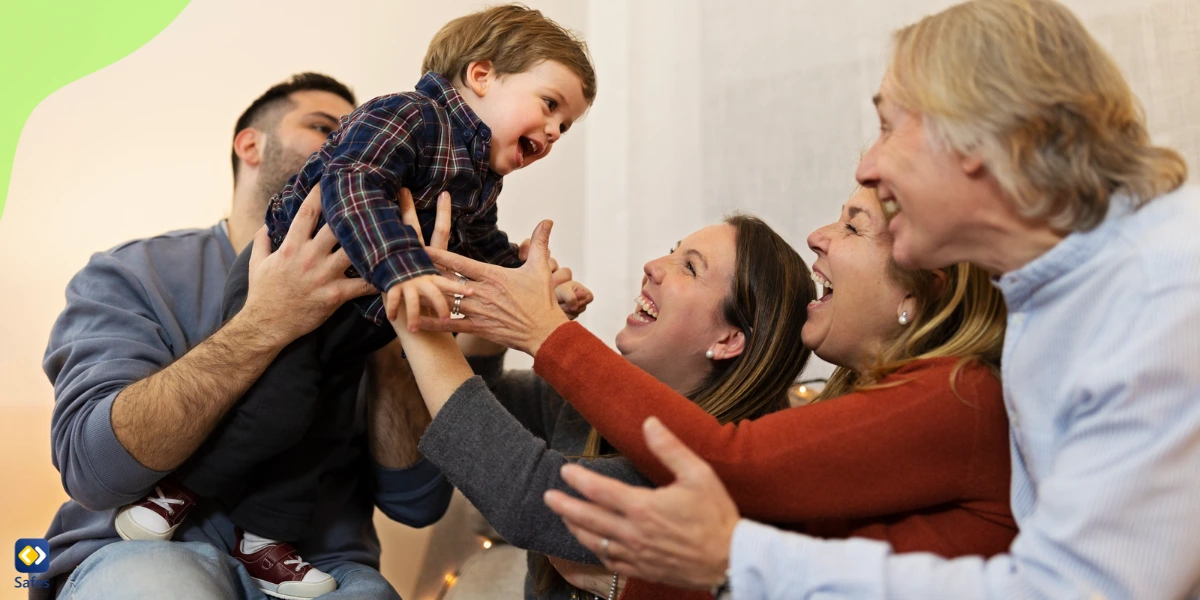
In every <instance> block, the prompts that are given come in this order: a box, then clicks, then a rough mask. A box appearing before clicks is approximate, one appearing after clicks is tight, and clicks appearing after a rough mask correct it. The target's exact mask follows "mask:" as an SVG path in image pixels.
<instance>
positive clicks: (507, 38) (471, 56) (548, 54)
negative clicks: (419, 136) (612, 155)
mask: <svg viewBox="0 0 1200 600" xmlns="http://www.w3.org/2000/svg"><path fill="white" fill-rule="evenodd" d="M485 60H487V61H491V62H492V67H493V68H494V69H495V70H496V74H497V75H500V76H503V75H512V74H515V73H520V72H522V71H525V70H527V69H530V68H532V67H534V66H536V65H537V64H539V63H541V62H543V61H547V60H552V61H555V62H557V63H559V64H561V65H563V66H564V67H566V68H567V69H569V70H570V71H571V72H573V73H575V75H577V76H578V77H579V79H580V81H581V82H582V83H583V97H584V99H585V100H587V103H588V104H589V105H590V104H591V103H592V102H593V101H594V100H595V99H596V70H595V68H594V67H593V66H592V60H591V57H590V56H589V55H588V50H587V44H585V43H584V42H583V40H581V39H579V37H578V36H576V35H575V34H574V33H572V32H571V31H569V30H567V29H565V28H563V27H562V26H561V25H559V24H558V23H555V22H554V21H551V20H550V19H548V18H546V17H545V16H544V15H542V13H541V11H537V10H533V9H531V8H527V7H525V6H521V5H519V4H504V5H501V6H493V7H491V8H487V9H484V10H482V11H479V12H476V13H472V14H469V15H467V16H465V17H459V18H457V19H454V20H453V21H450V22H449V23H447V24H446V25H445V26H444V27H442V29H441V30H440V31H438V32H437V34H436V35H434V36H433V41H431V42H429V50H427V51H426V53H425V61H424V62H423V63H422V64H421V70H422V71H423V72H426V73H428V72H431V71H432V72H434V73H437V74H439V75H441V76H442V77H445V78H446V79H448V80H450V82H451V83H456V84H457V83H463V80H464V79H465V78H466V75H467V66H468V65H470V64H471V63H473V62H476V61H485Z"/></svg>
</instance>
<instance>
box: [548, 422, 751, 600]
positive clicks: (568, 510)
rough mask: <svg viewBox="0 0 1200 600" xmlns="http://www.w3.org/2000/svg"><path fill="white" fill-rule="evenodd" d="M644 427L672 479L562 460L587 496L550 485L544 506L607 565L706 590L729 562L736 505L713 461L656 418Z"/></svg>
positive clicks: (640, 576)
mask: <svg viewBox="0 0 1200 600" xmlns="http://www.w3.org/2000/svg"><path fill="white" fill-rule="evenodd" d="M644 429H645V434H646V445H647V446H649V447H650V450H651V451H653V452H654V455H655V456H657V457H658V459H659V460H661V461H662V463H663V464H664V465H666V466H667V468H669V469H670V470H671V472H672V473H674V474H675V481H674V483H672V484H671V485H668V486H664V487H660V488H657V489H653V490H648V489H644V488H638V487H634V486H630V485H626V484H624V483H621V482H619V481H617V480H615V479H610V478H608V477H604V476H603V475H599V474H597V473H593V472H592V471H589V470H587V469H585V468H583V467H581V466H579V465H571V464H569V465H564V466H563V468H562V476H563V479H565V480H566V482H567V483H568V484H570V485H571V487H573V488H575V489H576V490H579V493H581V494H583V496H584V497H585V498H587V499H588V500H591V502H592V503H589V502H586V501H583V500H578V499H575V498H572V497H571V496H568V495H567V494H564V493H562V492H560V491H558V490H550V491H548V492H546V505H547V506H549V507H550V509H551V510H553V511H554V512H556V513H558V514H559V515H560V516H561V517H562V518H563V521H564V522H565V523H566V524H567V528H568V529H570V530H571V533H572V534H574V535H575V537H576V538H578V539H579V542H580V543H581V544H583V545H584V546H585V547H586V548H587V549H589V550H591V551H592V552H595V553H596V556H599V557H600V560H601V561H602V562H603V563H604V566H605V567H607V568H608V569H609V570H610V571H612V572H614V573H620V574H621V575H626V576H628V577H637V578H638V579H645V580H648V581H657V582H661V583H665V584H668V585H673V586H675V587H681V588H689V589H699V590H707V589H711V588H712V587H713V586H715V585H717V584H718V583H720V582H721V581H723V580H724V579H725V571H726V570H727V569H728V568H729V546H730V544H731V543H732V541H733V530H734V528H735V527H736V526H737V522H738V512H737V507H736V506H734V504H733V500H732V499H731V498H730V497H729V493H728V492H726V491H725V487H724V486H723V485H721V480H720V479H717V475H716V473H713V470H712V467H709V466H708V463H705V462H704V461H703V460H702V459H701V458H700V457H698V456H696V455H695V453H693V452H692V451H691V450H689V449H688V448H687V446H684V445H683V442H680V441H679V438H677V437H675V436H674V435H673V434H672V433H671V432H670V431H667V428H666V427H663V426H662V424H661V423H659V421H658V419H655V418H653V417H651V418H649V419H647V420H646V424H645V426H644ZM593 503H594V504H593Z"/></svg>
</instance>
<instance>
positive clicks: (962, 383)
mask: <svg viewBox="0 0 1200 600" xmlns="http://www.w3.org/2000/svg"><path fill="white" fill-rule="evenodd" d="M912 384H915V385H917V386H920V387H922V388H925V389H927V390H930V391H938V390H940V391H943V392H945V393H946V394H950V395H953V396H957V397H959V398H960V399H963V400H974V399H978V400H982V401H994V402H997V403H1002V402H1003V401H1004V397H1003V389H1002V387H1001V383H1000V378H999V376H998V375H997V374H996V373H995V372H994V371H993V370H992V369H991V368H990V367H988V366H987V365H985V364H983V363H982V362H981V361H979V360H978V359H973V358H963V357H958V356H940V357H936V358H923V359H919V360H914V361H912V362H910V363H908V364H906V365H904V366H903V367H901V368H899V369H896V370H895V371H893V372H892V373H891V374H889V375H888V376H887V377H885V378H883V380H881V381H880V385H881V388H882V389H897V390H898V389H903V387H904V386H905V385H912ZM893 385H894V386H895V387H890V388H889V387H883V386H893Z"/></svg>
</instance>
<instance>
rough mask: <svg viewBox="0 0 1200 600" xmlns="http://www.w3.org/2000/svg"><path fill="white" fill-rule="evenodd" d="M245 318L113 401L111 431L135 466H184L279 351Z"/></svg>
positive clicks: (239, 317)
mask: <svg viewBox="0 0 1200 600" xmlns="http://www.w3.org/2000/svg"><path fill="white" fill-rule="evenodd" d="M244 314H245V311H243V313H239V314H238V315H237V316H235V317H234V318H233V319H231V320H230V321H229V322H228V323H226V324H225V326H224V327H222V328H221V329H219V330H217V332H216V333H214V334H213V335H212V336H211V337H209V338H208V339H207V340H205V341H203V342H201V343H200V344H199V345H197V346H196V347H195V348H192V349H191V350H190V351H189V352H188V353H187V354H185V355H183V356H182V357H180V358H179V360H177V361H175V362H174V363H172V364H171V365H169V366H168V367H166V368H164V369H163V370H161V371H159V372H158V373H155V374H154V375H151V376H150V377H147V378H145V379H143V380H141V381H138V382H137V383H134V384H133V385H130V386H129V387H127V388H125V389H124V390H123V391H122V392H121V393H120V394H119V395H118V396H117V398H116V399H115V400H114V401H113V406H112V416H111V419H112V427H113V433H115V434H116V436H117V440H118V441H120V442H121V445H122V446H124V447H125V449H126V450H127V451H128V452H129V453H130V454H131V455H132V456H133V457H134V458H135V459H136V460H137V461H138V462H139V463H141V464H142V465H144V466H145V467H147V468H150V469H154V470H156V471H170V470H172V469H174V468H176V467H178V466H179V465H181V464H183V462H184V461H185V460H187V459H188V457H190V456H191V455H192V453H193V452H195V451H196V449H197V448H199V447H200V445H201V444H202V443H204V440H205V439H206V438H207V437H208V435H209V434H210V433H212V431H213V429H215V428H216V426H217V423H219V422H220V420H221V418H222V417H223V416H225V413H226V412H227V411H228V410H229V409H230V408H231V407H232V406H233V405H234V404H235V403H236V402H237V401H238V399H239V398H241V397H242V395H243V394H245V393H246V390H248V389H249V388H250V386H251V385H253V384H254V381H255V380H256V379H258V377H259V376H260V375H262V373H263V371H264V370H266V368H267V366H269V365H270V364H271V361H272V360H274V359H275V357H276V356H277V355H278V354H279V352H280V351H281V350H282V349H283V346H284V345H285V344H280V343H279V341H278V340H277V338H274V337H272V336H268V335H266V334H265V332H263V331H262V330H261V329H260V328H258V327H256V326H255V325H254V321H253V319H252V318H250V317H249V316H243V315H244Z"/></svg>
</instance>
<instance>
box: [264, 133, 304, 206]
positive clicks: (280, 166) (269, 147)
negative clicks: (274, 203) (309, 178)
mask: <svg viewBox="0 0 1200 600" xmlns="http://www.w3.org/2000/svg"><path fill="white" fill-rule="evenodd" d="M306 162H308V156H307V155H304V154H300V153H298V152H293V151H292V150H289V149H287V148H284V147H283V144H281V143H279V140H277V139H275V137H274V136H270V135H268V136H264V139H263V158H262V166H261V167H260V168H259V174H258V184H259V191H260V193H261V197H260V198H259V200H260V202H261V203H262V210H263V212H264V213H265V212H266V211H267V203H268V202H269V201H270V200H271V197H272V196H274V195H275V194H278V193H279V192H281V191H283V188H284V186H286V185H287V182H288V179H291V177H292V175H295V174H296V173H299V172H300V169H303V168H304V163H306Z"/></svg>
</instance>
